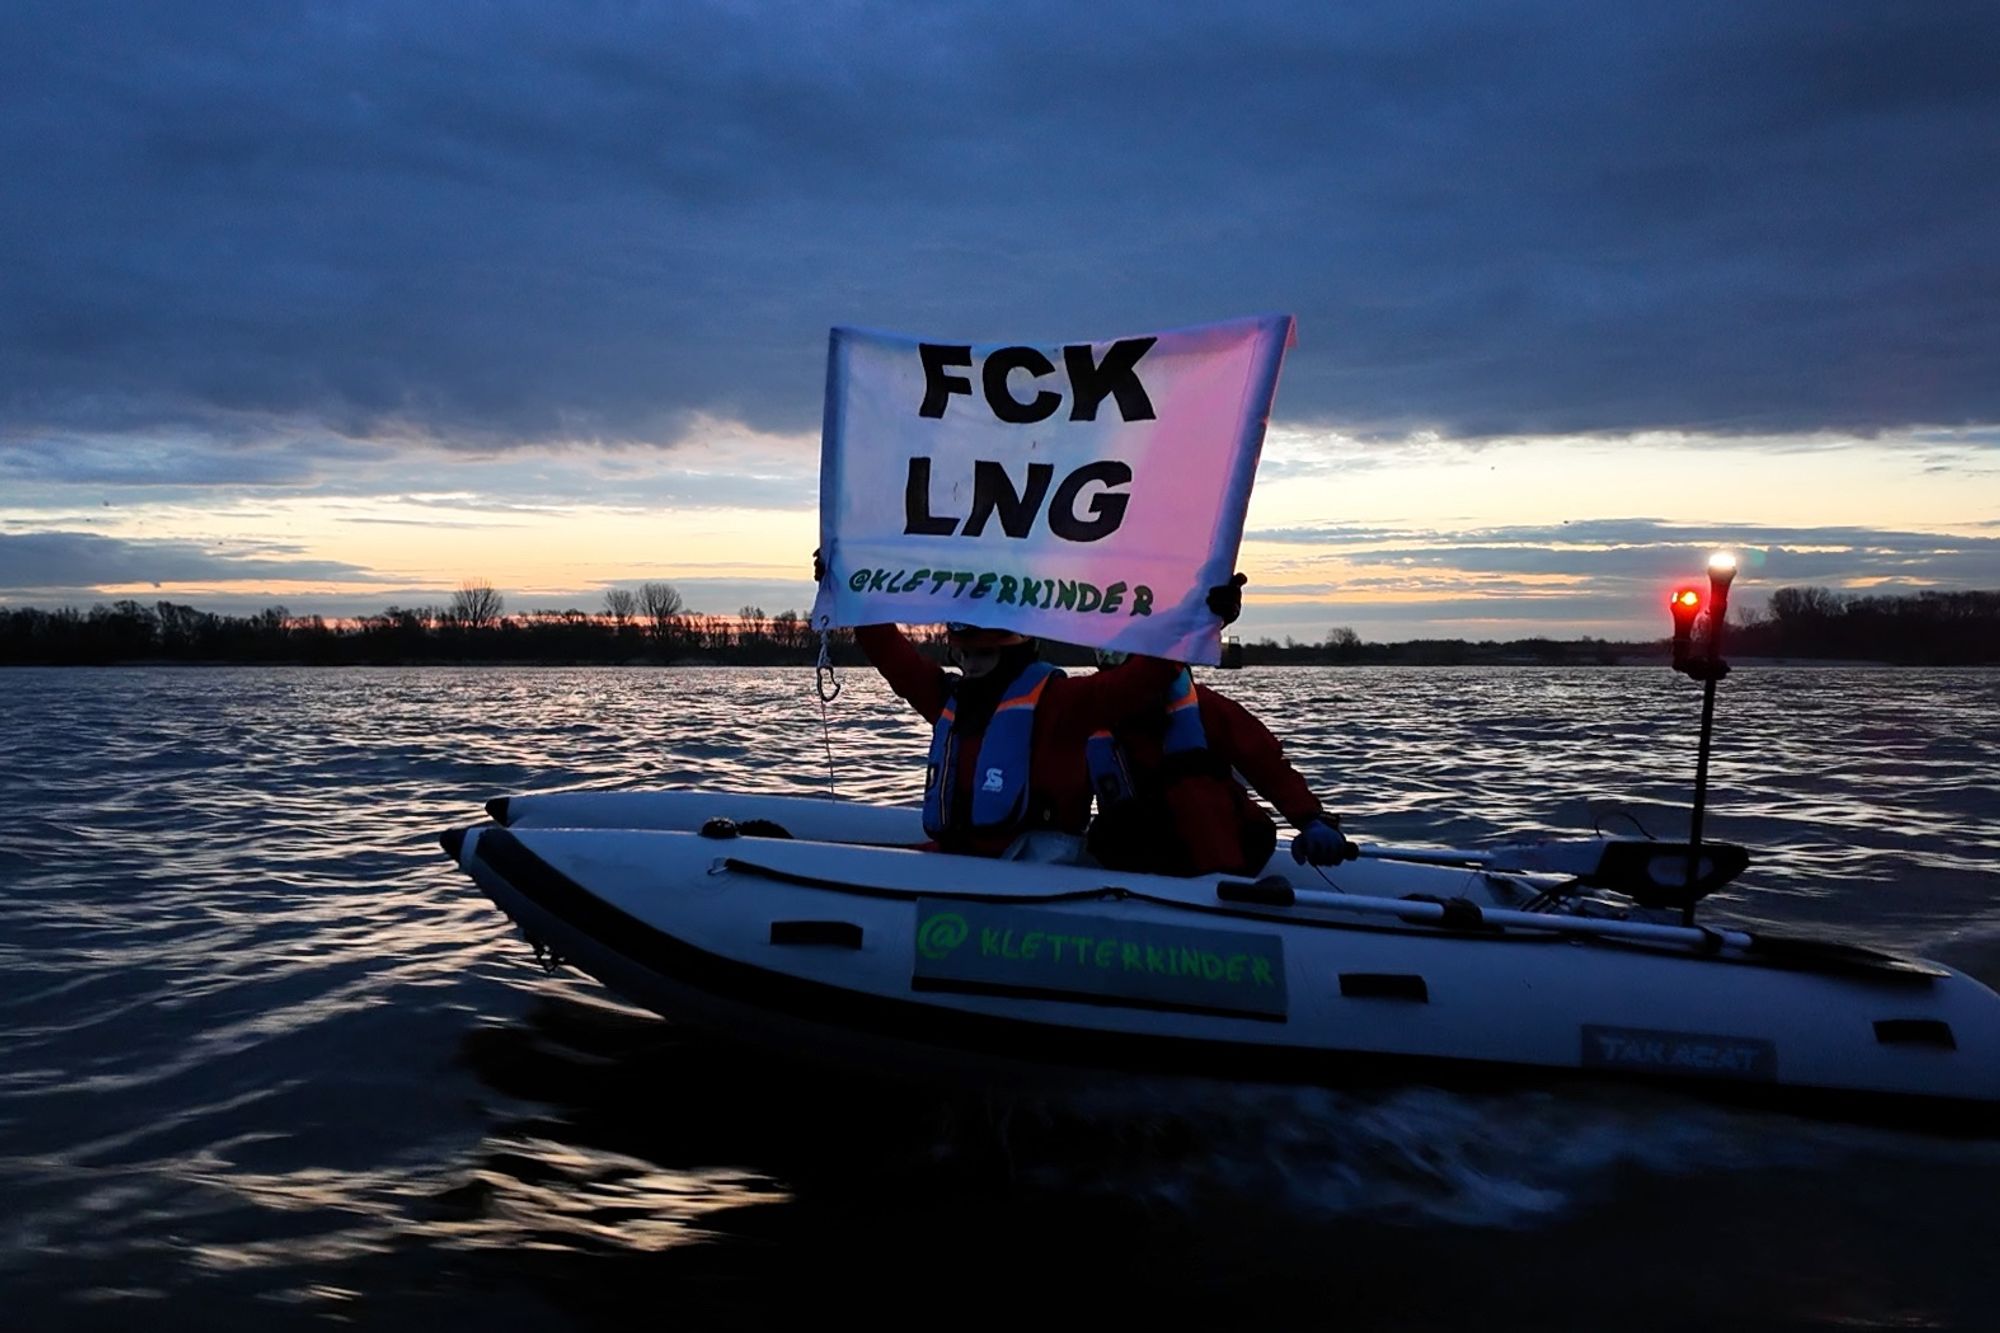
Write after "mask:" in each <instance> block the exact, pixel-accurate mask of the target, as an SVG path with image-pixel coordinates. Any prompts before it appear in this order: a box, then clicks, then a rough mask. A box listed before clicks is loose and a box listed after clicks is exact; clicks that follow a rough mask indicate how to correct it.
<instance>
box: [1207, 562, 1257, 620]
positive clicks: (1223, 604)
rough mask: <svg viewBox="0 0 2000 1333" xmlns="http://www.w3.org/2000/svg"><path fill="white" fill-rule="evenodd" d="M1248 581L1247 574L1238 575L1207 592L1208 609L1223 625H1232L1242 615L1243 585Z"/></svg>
mask: <svg viewBox="0 0 2000 1333" xmlns="http://www.w3.org/2000/svg"><path fill="white" fill-rule="evenodd" d="M1249 581H1250V578H1249V576H1248V575H1247V574H1238V575H1235V576H1234V577H1233V578H1231V579H1230V580H1229V582H1227V583H1218V584H1216V585H1215V586H1214V587H1213V588H1210V589H1209V590H1208V609H1209V610H1211V611H1213V612H1215V614H1216V615H1218V616H1220V617H1221V618H1222V623H1223V624H1225V625H1228V624H1232V623H1234V621H1235V620H1236V617H1238V616H1240V615H1242V614H1243V585H1244V584H1246V583H1248V582H1249Z"/></svg>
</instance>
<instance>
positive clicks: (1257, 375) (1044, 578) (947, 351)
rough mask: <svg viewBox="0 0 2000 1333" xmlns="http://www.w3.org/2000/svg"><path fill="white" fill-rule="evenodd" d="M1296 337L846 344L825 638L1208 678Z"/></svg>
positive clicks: (847, 340) (824, 445)
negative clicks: (1037, 656)
mask: <svg viewBox="0 0 2000 1333" xmlns="http://www.w3.org/2000/svg"><path fill="white" fill-rule="evenodd" d="M1292 337H1293V324H1292V318H1291V316H1289V315H1267V316H1260V317H1257V318H1253V319H1242V320H1234V321H1230V322H1228V323H1222V324H1210V325H1203V326H1201V327H1198V328H1191V329H1179V330H1174V331H1171V332H1165V333H1159V334H1151V335H1145V336H1139V337H1128V338H1118V339H1113V340H1109V341H1103V342H1076V343H1067V344H1062V345H1059V346H1025V345H1002V344H984V345H974V344H967V343H946V342H936V341H925V340H920V339H915V338H906V337H900V336H897V335H893V334H884V333H872V332H866V331H863V330H858V329H846V328H837V329H835V330H833V333H832V337H831V340H830V343H829V347H828V354H827V385H826V421H825V430H824V433H823V436H822V441H821V450H820V549H821V551H822V553H823V555H824V558H825V561H826V566H827V578H826V579H825V580H824V581H823V582H822V583H821V584H820V590H819V597H818V600H817V601H816V602H815V604H814V606H813V623H814V624H815V625H817V626H818V627H820V628H822V629H826V628H832V627H835V626H852V625H870V624H883V623H890V622H903V623H940V622H970V623H975V624H979V625H985V626H991V627H994V628H1004V629H1010V630H1015V631H1018V632H1020V633H1023V634H1030V635H1035V636H1037V637H1041V638H1049V639H1055V640H1059V641H1062V642H1065V643H1075V644H1083V645H1086V646H1090V647H1098V648H1110V649H1117V650H1120V651H1123V652H1132V653H1144V654H1149V655H1152V656H1156V657H1165V658H1170V659H1173V660H1176V661H1183V662H1206V663H1211V664H1212V663H1214V662H1216V661H1217V660H1218V659H1219V657H1220V655H1221V643H1220V628H1219V626H1218V624H1217V620H1216V617H1215V615H1214V614H1213V613H1212V612H1211V611H1210V610H1209V609H1208V606H1207V600H1206V599H1207V593H1208V590H1209V589H1210V588H1212V587H1215V586H1217V585H1219V584H1224V583H1227V582H1228V581H1229V577H1230V575H1231V573H1232V572H1233V571H1234V569H1235V565H1236V552H1237V547H1238V546H1239V544H1240V543H1241V541H1242V537H1243V517H1244V511H1245V509H1246V508H1247V507H1248V505H1249V501H1250V486H1251V482H1252V480H1253V479H1254V477H1255V474H1256V470H1257V459H1258V455H1259V454H1260V453H1261V451H1262V448H1263V442H1264V428H1265V425H1266V423H1267V422H1268V420H1269V418H1270V412H1271V401H1272V397H1273V395H1274V394H1275V392H1276V390H1277V382H1278V367H1279V363H1280V361H1281V360H1282V359H1283V356H1284V352H1285V349H1286V348H1287V347H1289V346H1290V345H1291V342H1292Z"/></svg>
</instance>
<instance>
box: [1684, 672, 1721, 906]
mask: <svg viewBox="0 0 2000 1333" xmlns="http://www.w3.org/2000/svg"><path fill="white" fill-rule="evenodd" d="M1713 642H1714V641H1713V640H1710V643H1711V645H1712V644H1713ZM1709 657H1710V660H1711V662H1712V661H1713V660H1714V652H1713V648H1712V647H1711V651H1710V653H1709ZM1704 674H1705V675H1707V677H1708V678H1707V680H1706V681H1705V682H1704V683H1703V685H1702V687H1701V748H1700V751H1699V754H1698V757H1697V758H1696V759H1695V762H1694V819H1693V822H1691V823H1690V824H1689V825H1688V868H1687V889H1688V894H1689V896H1688V898H1687V901H1685V902H1683V903H1682V904H1681V924H1682V925H1684V926H1692V925H1693V924H1694V897H1693V894H1694V884H1695V877H1696V875H1697V874H1698V873H1699V871H1700V867H1701V815H1702V810H1703V808H1704V807H1705V806H1706V805H1707V804H1708V741H1709V737H1710V736H1711V735H1712V734H1713V733H1714V729H1715V675H1714V673H1713V672H1707V673H1704Z"/></svg>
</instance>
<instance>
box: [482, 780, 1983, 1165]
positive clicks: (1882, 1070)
mask: <svg viewBox="0 0 2000 1333" xmlns="http://www.w3.org/2000/svg"><path fill="white" fill-rule="evenodd" d="M492 808H493V810H494V813H495V814H496V816H499V817H502V818H504V819H506V820H507V821H508V826H506V827H494V826H480V827H476V828H472V829H467V830H454V831H453V832H451V833H448V834H447V835H446V837H445V844H446V847H447V850H448V851H450V852H451V853H452V855H453V856H454V858H455V859H456V860H457V861H458V862H459V864H460V865H461V866H462V867H463V868H464V869H465V870H466V871H467V872H468V873H469V874H470V875H471V876H472V877H473V879H474V880H476V881H477V882H478V884H479V885H480V887H481V888H483V889H484V890H485V891H486V892H487V893H488V894H489V895H490V896H491V897H492V898H493V899H494V901H495V902H496V903H498V904H499V906H500V907H501V908H502V909H503V910H505V911H506V912H507V913H508V915H509V916H511V917H513V918H514V920H515V921H516V922H517V923H519V924H520V925H521V927H522V928H523V930H524V932H525V933H526V934H527V935H528V936H529V937H530V938H531V939H533V940H535V941H536V942H537V943H539V944H541V945H544V946H546V947H547V948H549V949H551V950H553V951H554V952H555V953H556V954H557V955H559V956H560V957H562V958H563V959H565V960H567V961H569V962H570V963H572V964H574V965H575V966H577V967H579V968H581V969H582V970H583V971H585V972H587V973H589V974H590V975H592V976H595V977H597V978H598V979H599V980H601V981H603V982H604V983H605V984H606V985H608V986H610V987H611V988H612V989H613V990H615V991H617V992H619V993H620V994H622V995H624V996H626V997H627V998H629V999H631V1000H633V1001H635V1002H637V1003H639V1004H642V1005H644V1006H646V1007H648V1008H651V1009H653V1010H654V1011H656V1012H658V1013H661V1014H663V1015H666V1016H667V1017H669V1018H674V1019H679V1020H684V1021H689V1022H693V1023H698V1024H703V1025H706V1026H708V1027H711V1028H714V1029H717V1030H720V1031H722V1032H725V1033H728V1034H731V1035H735V1036H738V1037H744V1038H748V1039H752V1040H758V1041H763V1042H767V1043H771V1044H774V1045H779V1046H784V1047H788V1048H791V1049H793V1050H804V1051H809V1052H813V1053H816V1054H820V1055H826V1054H828V1053H832V1052H838V1053H839V1054H840V1055H841V1057H842V1058H865V1059H869V1060H877V1061H886V1062H889V1063H891V1064H894V1065H896V1066H900V1067H903V1068H915V1069H920V1070H922V1069H967V1068H972V1069H983V1070H988V1071H992V1070H999V1069H1007V1070H1020V1069H1029V1068H1032V1069H1067V1070H1079V1069H1081V1070H1089V1069H1099V1068H1117V1069H1143V1070H1154V1071H1173V1072H1189V1073H1198V1074H1208V1075H1221V1076H1234V1077H1249V1078H1257V1079H1269V1080H1308V1081H1315V1082H1343V1081H1352V1080H1355V1079H1366V1078H1377V1077H1384V1076H1387V1077H1396V1078H1406V1077H1410V1076H1412V1075H1414V1076H1417V1077H1424V1078H1431V1077H1439V1076H1446V1077H1448V1076H1453V1075H1461V1076H1463V1075H1486V1074H1492V1073H1496V1072H1514V1073H1518V1072H1521V1071H1527V1072H1529V1073H1531V1074H1534V1075H1537V1076H1543V1075H1549V1074H1557V1073H1561V1074H1576V1075H1589V1076H1602V1077H1615V1078H1630V1079H1638V1080H1642V1081H1648V1082H1666V1083H1672V1084H1678V1085H1685V1086H1689V1087H1698V1088H1701V1089H1704V1090H1706V1091H1709V1092H1713V1093H1718V1094H1721V1095H1724V1096H1729V1097H1732V1098H1743V1099H1749V1100H1757V1101H1765V1100H1768V1101H1776V1102H1782V1103H1790V1104H1795V1105H1801V1106H1807V1107H1812V1108H1817V1109H1821V1110H1824V1111H1826V1112H1829V1113H1835V1114H1848V1113H1860V1114H1865V1115H1870V1116H1875V1115H1879V1114H1888V1115H1895V1116H1902V1115H1905V1114H1911V1115H1924V1116H1936V1117H1940V1118H1949V1119H1951V1120H1953V1121H1955V1122H1962V1123H1969V1124H1971V1125H1972V1127H1974V1128H1976V1129H1979V1130H1981V1131H1982V1132H1983V1131H1984V1130H1985V1129H1986V1128H1987V1127H1988V1122H1989V1121H1992V1120H1994V1117H1993V1115H1992V1113H1993V1111H1994V1110H1995V1109H1996V1108H2000V996H1995V995H1994V994H1993V993H1992V992H1991V991H1989V990H1987V989H1986V988H1985V987H1984V986H1982V985H1980V984H1979V983H1978V982H1976V981H1973V980H1972V979H1970V978H1968V977H1965V976H1963V975H1962V974H1959V973H1956V972H1954V971H1952V970H1951V969H1949V968H1945V967H1941V966H1938V965H1936V964H1927V963H1923V962H1921V961H1919V960H1904V959H1894V958H1889V957H1887V956H1884V955H1880V954H1874V953H1871V952H1869V951H1866V950H1860V949H1852V948H1847V947H1845V946H1840V945H1825V944H1814V943H1805V942H1797V941H1784V940H1775V939H1774V940H1758V939H1752V938H1751V937H1748V936H1743V935H1740V934H1738V935H1733V936H1731V937H1730V938H1731V939H1732V940H1734V941H1737V943H1734V944H1731V945H1728V946H1719V945H1717V944H1715V943H1714V942H1713V941H1709V942H1708V943H1706V944H1705V945H1704V946H1702V947H1683V946H1678V945H1671V944H1667V945H1662V944H1657V943H1650V942H1635V941H1632V940H1618V939H1608V938H1603V937H1601V936H1598V935H1595V934H1592V933H1590V932H1591V923H1589V922H1588V921H1577V922H1575V923H1574V933H1571V931H1570V929H1569V928H1567V927H1565V926H1564V925H1563V924H1562V918H1556V917H1551V918H1549V921H1550V925H1549V926H1537V927H1534V928H1526V929H1520V928H1515V927H1513V926H1507V927H1503V928H1495V927H1494V926H1493V925H1491V924H1490V923H1484V922H1482V923H1478V924H1473V925H1469V926H1468V925H1467V923H1466V921H1465V920H1464V919H1462V918H1461V919H1459V920H1457V921H1456V922H1455V923H1453V924H1438V923H1434V922H1433V923H1424V922H1409V921H1405V920H1402V919H1401V918H1399V917H1396V916H1393V915H1392V916H1389V917H1387V918H1384V917H1382V916H1380V915H1377V916H1374V917H1363V916H1359V915H1355V914H1353V913H1351V912H1348V911H1342V910H1340V909H1339V908H1338V906H1337V905H1336V906H1328V905H1326V902H1325V901H1324V900H1326V899H1327V898H1328V897H1329V895H1328V894H1326V893H1324V892H1322V893H1320V894H1317V895H1306V896H1310V897H1313V898H1314V899H1315V902H1314V903H1312V904H1307V903H1305V902H1303V901H1301V902H1298V903H1295V904H1293V905H1289V906H1287V905H1274V904H1272V903H1257V902H1249V903H1246V902H1241V901H1231V900H1229V899H1228V897H1227V895H1228V894H1230V893H1234V892H1238V891H1241V890H1243V889H1244V886H1243V885H1242V884H1241V882H1240V881H1235V882H1233V883H1234V885H1235V887H1234V888H1233V889H1232V888H1231V887H1230V885H1231V884H1232V881H1228V880H1226V879H1224V878H1218V877H1213V876H1211V877H1204V878H1196V879H1168V878H1161V877H1154V876H1144V875H1128V874H1122V873H1115V872H1110V871H1106V870H1103V869H1100V868H1095V867H1084V866H1076V865H1059V864H1040V863H1028V862H1018V861H1017V862H1008V861H997V860H988V859H981V858H969V857H958V856H948V855H942V854H938V853H929V852H919V851H914V850H904V849H900V848H896V847H885V846H880V845H861V844H864V843H868V844H874V843H881V842H914V841H915V840H916V838H919V837H921V829H920V828H919V827H917V825H916V816H915V813H914V812H913V811H909V810H897V809H886V808H879V807H866V806H856V805H851V804H845V803H835V802H831V801H823V800H820V801H815V800H810V799H799V798H785V797H768V796H766V797H757V796H743V795H731V794H729V793H633V794H615V795H605V794H591V793H577V794H570V795H552V796H542V797H531V798H513V799H512V800H510V801H507V802H505V803H501V802H496V803H494V806H493V807H492ZM711 819H728V820H733V821H735V822H736V823H737V824H739V825H740V824H742V823H743V822H744V821H748V820H754V819H769V820H772V821H774V822H776V823H778V824H781V825H782V826H783V827H784V828H785V829H786V830H788V831H789V832H791V833H792V834H794V835H795V836H794V838H792V839H783V838H766V837H740V836H705V835H704V834H702V833H701V832H698V831H691V829H699V828H700V827H701V825H702V824H704V823H706V822H707V821H709V820H711ZM621 821H622V822H624V823H625V826H624V827H616V826H613V825H615V824H617V823H619V822H621ZM558 823H560V824H561V825H567V826H557V825H558ZM715 831H717V832H726V830H720V829H718V830H715ZM864 835H865V836H864ZM1280 866H1282V867H1283V869H1284V870H1285V871H1286V872H1288V873H1289V874H1290V876H1291V878H1292V879H1293V880H1294V881H1295V882H1296V883H1297V884H1298V885H1299V886H1300V887H1302V888H1308V887H1316V888H1318V889H1320V890H1325V889H1327V888H1328V878H1327V877H1324V876H1321V875H1320V874H1319V873H1318V872H1316V871H1313V870H1311V869H1310V868H1304V869H1301V868H1298V867H1295V866H1292V865H1291V864H1290V862H1289V860H1288V859H1286V858H1281V859H1280V860H1279V861H1277V862H1274V863H1273V867H1274V868H1277V867H1280ZM1331 880H1332V882H1333V883H1334V884H1335V885H1337V887H1338V889H1339V890H1340V891H1342V892H1344V893H1347V894H1351V895H1358V896H1366V897H1374V898H1397V899H1402V898H1405V897H1407V896H1409V895H1412V894H1416V895H1426V896H1428V897H1429V898H1431V899H1434V900H1435V899H1457V900H1460V901H1468V900H1469V901H1471V902H1474V903H1477V902H1481V901H1484V902H1487V903H1492V902H1494V901H1495V890H1497V889H1510V888H1511V886H1508V885H1506V884H1504V883H1500V884H1496V883H1495V882H1493V881H1492V880H1491V879H1490V878H1489V877H1488V876H1487V875H1485V874H1483V873H1481V872H1478V871H1473V870H1465V869H1455V868H1445V867H1433V866H1413V865H1402V864H1395V863H1389V862H1380V861H1374V862H1361V863H1350V864H1347V865H1343V866H1341V867H1339V868H1338V869H1337V870H1336V871H1333V872H1331ZM1500 901H1502V902H1503V903H1504V902H1505V901H1507V899H1506V898H1505V897H1504V896H1502V898H1501V899H1500ZM1413 910H1414V909H1413ZM1474 915H1475V916H1476V915H1477V914H1476V913H1475V914H1474ZM1494 915H1495V916H1496V917H1508V916H1510V914H1509V913H1506V912H1498V913H1495V914H1494Z"/></svg>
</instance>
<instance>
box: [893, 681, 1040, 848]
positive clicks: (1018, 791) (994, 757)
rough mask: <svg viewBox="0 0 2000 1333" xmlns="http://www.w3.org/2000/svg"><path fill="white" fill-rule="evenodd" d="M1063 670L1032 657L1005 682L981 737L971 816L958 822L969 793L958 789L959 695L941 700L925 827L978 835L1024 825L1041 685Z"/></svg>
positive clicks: (939, 833) (933, 832)
mask: <svg viewBox="0 0 2000 1333" xmlns="http://www.w3.org/2000/svg"><path fill="white" fill-rule="evenodd" d="M1062 674H1063V673H1062V672H1061V671H1058V670H1057V669H1056V668H1055V667H1052V666H1050V665H1049V664H1048V663H1047V662H1030V663H1029V664H1028V665H1027V666H1026V667H1024V668H1023V669H1022V671H1021V674H1020V675H1018V676H1016V677H1014V679H1013V680H1012V681H1010V682H1009V683H1008V685H1007V690H1006V692H1005V693H1004V694H1002V695H1001V696H1000V702H999V703H998V704H997V705H995V706H994V709H993V717H992V719H991V720H990V721H989V722H987V724H986V732H985V735H984V736H983V737H981V738H979V761H978V773H977V775H976V782H975V784H974V789H973V791H972V792H971V795H970V799H971V811H970V814H971V817H970V818H969V819H966V820H963V821H961V820H960V818H959V813H960V811H961V810H964V809H965V808H966V806H965V802H966V800H967V794H966V793H965V792H962V791H960V790H959V789H958V788H959V776H958V768H959V765H958V754H959V741H960V738H959V737H958V736H957V735H956V734H955V733H954V732H953V730H952V722H953V720H954V719H955V718H956V717H957V711H958V709H957V705H958V695H957V692H956V691H953V693H952V696H951V697H950V698H949V699H946V700H945V703H944V708H943V709H942V710H941V711H940V712H939V713H938V718H937V722H936V723H935V724H934V725H933V726H932V727H931V753H930V760H929V765H928V768H927V769H926V771H925V774H924V832H925V833H928V834H929V835H930V836H931V837H933V838H942V837H944V836H945V835H946V833H947V832H950V831H952V830H954V829H963V830H969V831H970V832H973V833H979V834H987V835H991V834H1011V833H1015V832H1018V831H1020V830H1021V829H1023V828H1025V827H1027V825H1028V823H1029V815H1030V813H1031V810H1030V796H1031V793H1030V787H1029V777H1030V768H1031V765H1032V762H1033V757H1034V741H1035V705H1036V704H1038V703H1039V702H1041V698H1042V690H1043V688H1044V687H1045V686H1046V685H1047V684H1048V683H1049V681H1050V680H1051V679H1052V678H1054V677H1058V676H1061V675H1062Z"/></svg>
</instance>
